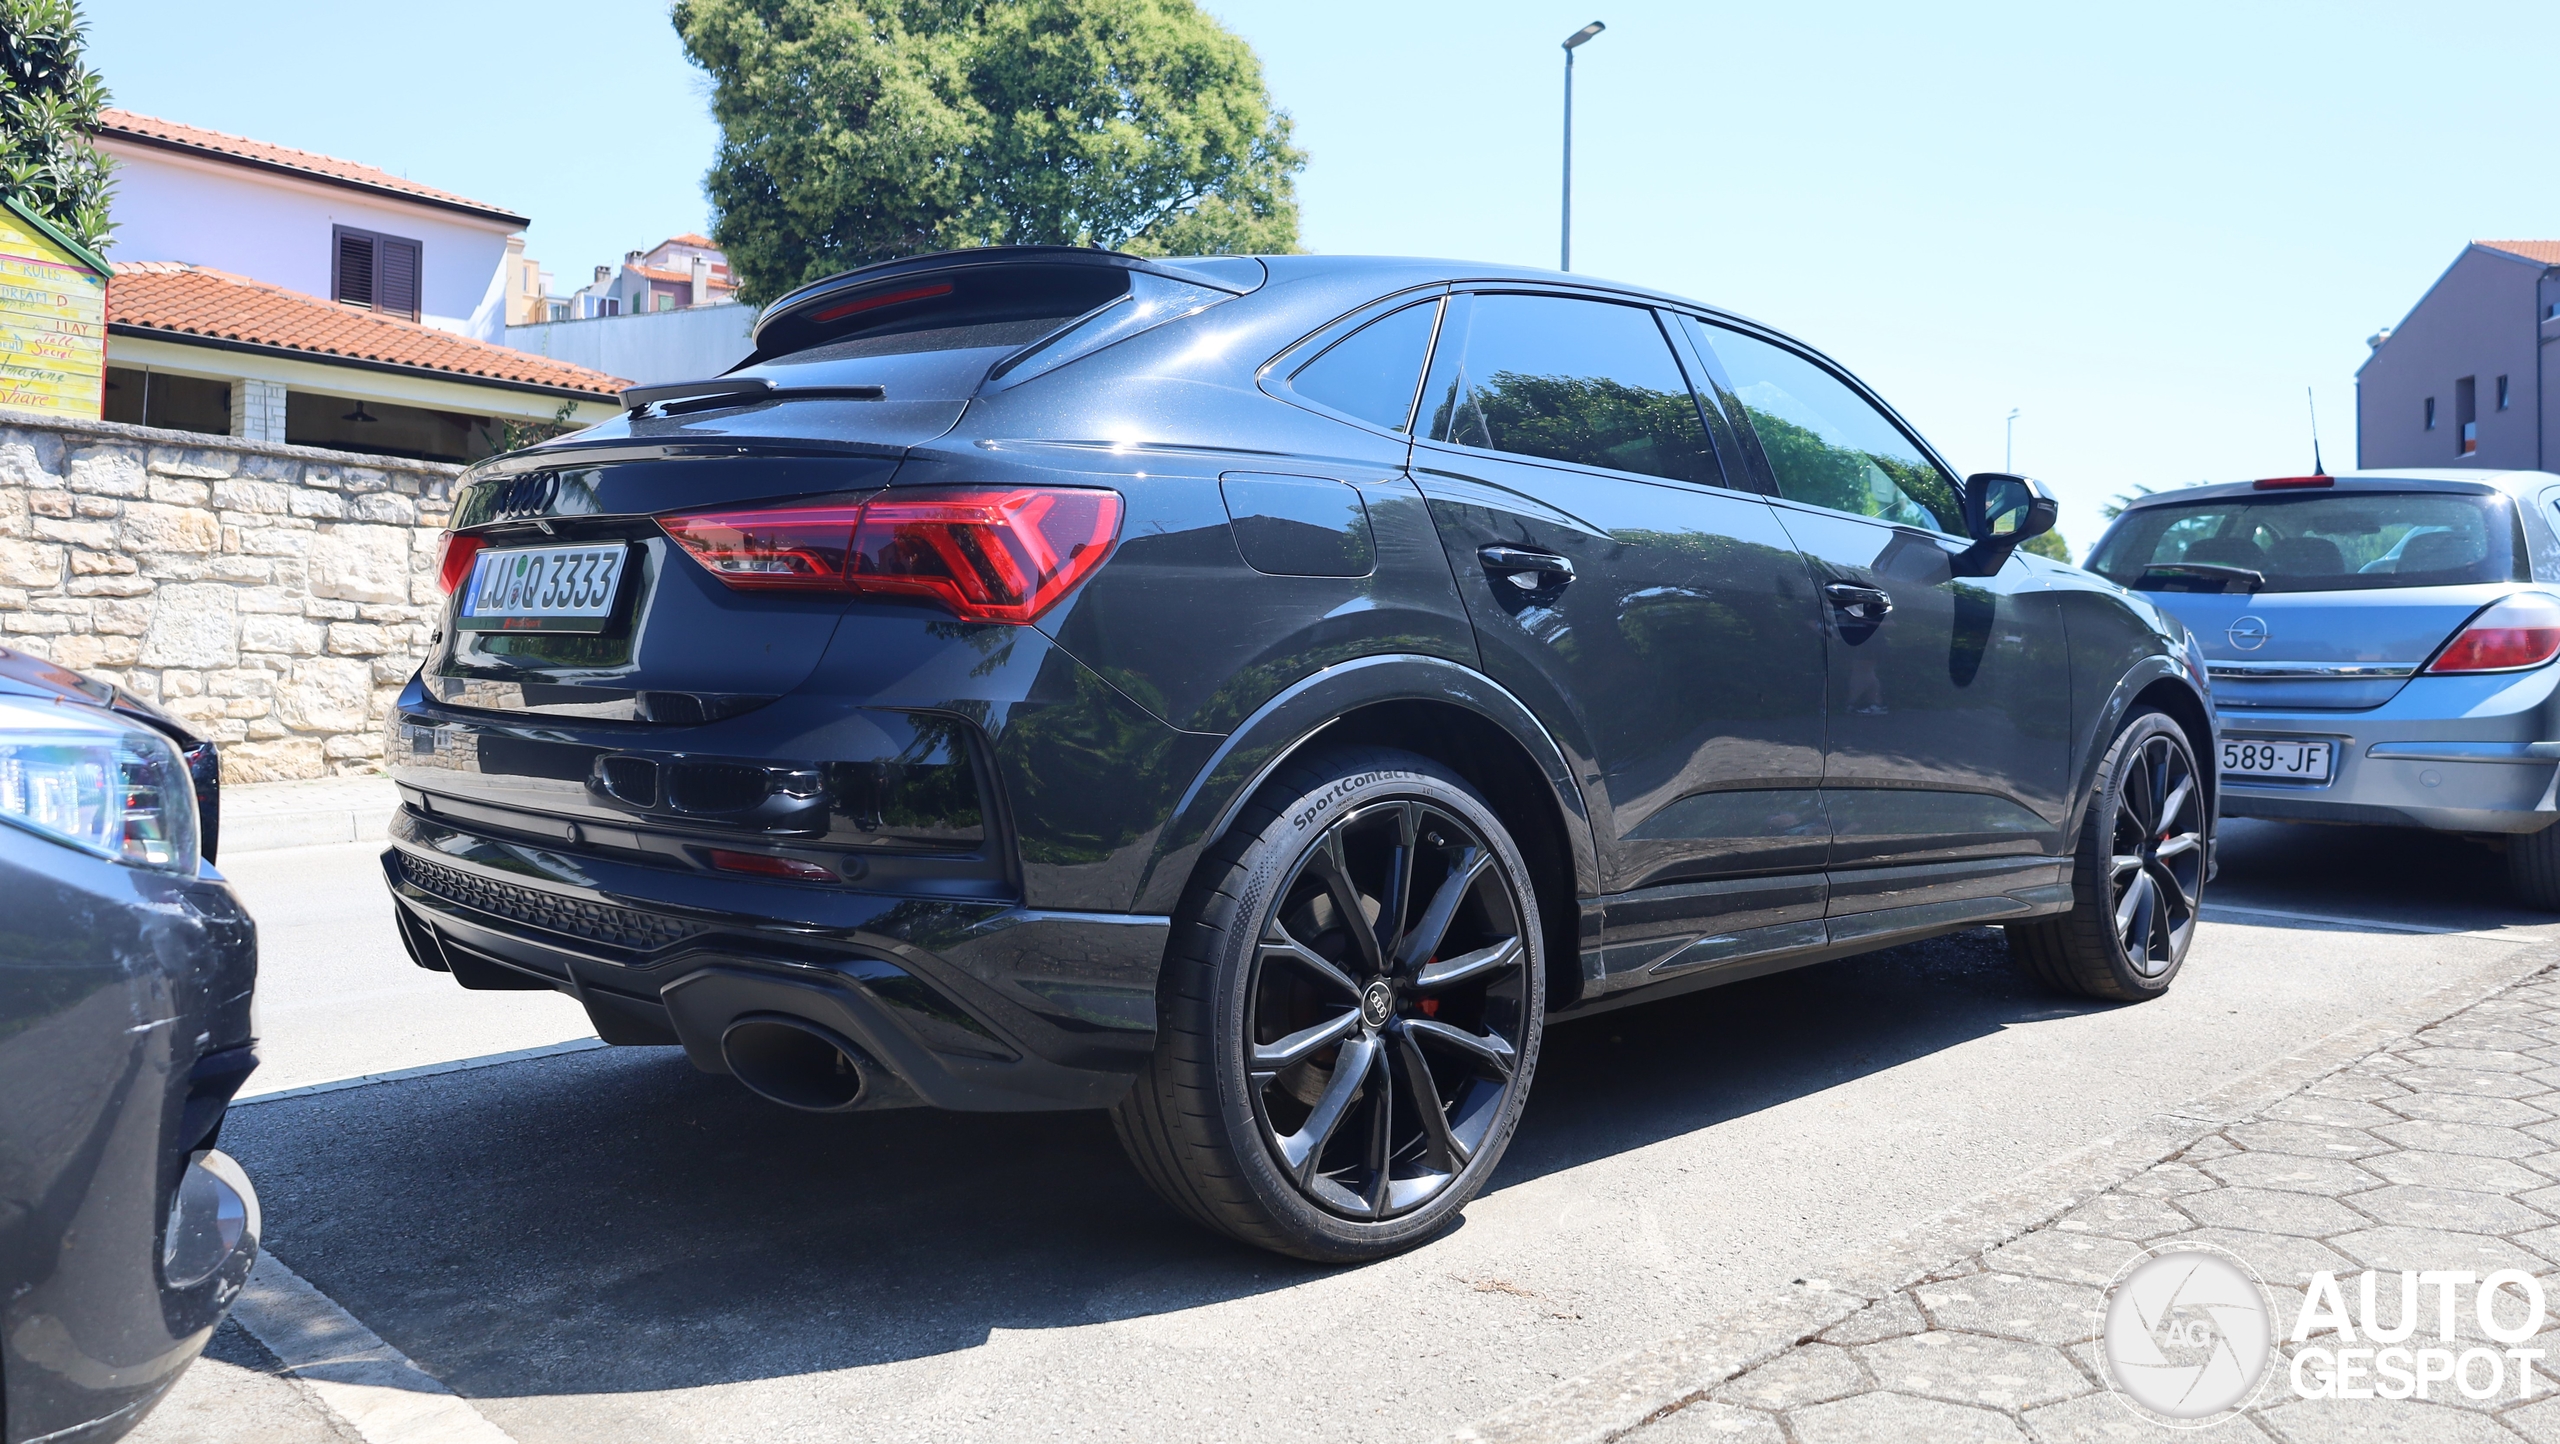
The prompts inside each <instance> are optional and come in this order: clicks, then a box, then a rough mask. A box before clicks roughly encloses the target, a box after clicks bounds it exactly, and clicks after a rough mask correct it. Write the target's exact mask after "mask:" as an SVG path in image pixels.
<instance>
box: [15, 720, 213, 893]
mask: <svg viewBox="0 0 2560 1444" xmlns="http://www.w3.org/2000/svg"><path fill="white" fill-rule="evenodd" d="M0 822H8V823H13V824H15V825H17V826H19V827H23V828H25V829H26V830H27V831H29V832H32V833H35V834H37V835H39V836H41V837H45V838H49V839H51V840H53V841H55V842H59V843H64V844H67V845H69V846H72V847H76V848H79V849H80V850H81V851H83V852H91V853H95V854H97V855H98V856H100V857H104V858H110V859H112V860H114V861H116V862H121V863H127V864H130V865H132V866H134V867H148V868H157V869H159V870H161V871H164V872H174V873H180V874H183V875H186V876H190V877H192V876H193V875H194V874H195V872H196V869H197V866H198V862H197V855H196V837H197V833H196V797H195V785H194V780H193V779H192V778H190V777H189V776H188V775H187V763H186V759H185V758H183V757H181V756H179V755H178V749H177V747H176V746H175V745H174V744H172V743H171V742H170V741H169V739H168V738H166V737H163V736H161V735H160V734H159V733H157V732H154V731H152V730H151V729H150V728H148V727H145V726H142V725H141V724H140V723H136V722H128V721H126V720H125V719H123V718H121V717H118V716H116V715H115V714H113V713H111V712H106V711H102V710H98V709H95V708H88V707H80V706H76V705H74V704H71V703H68V702H64V703H51V702H45V701H38V700H35V699H30V698H17V697H11V698H0Z"/></svg>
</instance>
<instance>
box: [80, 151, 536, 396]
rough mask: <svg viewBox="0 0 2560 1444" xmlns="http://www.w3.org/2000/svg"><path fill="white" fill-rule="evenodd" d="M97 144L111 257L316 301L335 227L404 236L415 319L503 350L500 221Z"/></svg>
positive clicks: (324, 288) (325, 289) (503, 233)
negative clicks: (107, 180)
mask: <svg viewBox="0 0 2560 1444" xmlns="http://www.w3.org/2000/svg"><path fill="white" fill-rule="evenodd" d="M99 149H101V150H104V151H107V152H108V153H110V154H111V155H113V156H114V157H115V158H116V162H117V164H116V186H115V201H114V211H113V217H114V220H115V223H116V231H115V237H114V239H113V240H112V241H111V242H110V243H109V250H108V255H109V256H110V257H111V258H112V259H115V260H119V261H186V262H190V263H192V264H194V265H199V266H211V267H213V268H215V269H217V270H223V271H229V272H232V273H233V274H235V275H241V276H248V277H250V278H252V279H254V280H260V281H266V282H270V283H272V284H274V285H278V286H283V287H285V288H287V289H289V290H295V291H300V292H302V293H304V294H305V295H311V296H319V297H322V298H324V299H325V298H327V296H328V295H329V281H330V271H329V267H330V260H331V253H330V228H331V227H332V226H352V227H354V228H356V229H358V230H366V231H377V232H380V233H382V234H384V235H392V236H402V237H406V238H408V239H410V240H414V241H416V242H418V245H419V268H420V274H419V287H418V292H419V296H418V302H419V319H420V320H421V321H424V322H425V323H426V324H428V325H430V326H435V327H439V328H441V329H443V330H447V331H453V332H457V333H459V334H461V335H465V336H470V337H472V338H474V339H476V340H482V341H496V342H499V343H500V344H502V345H503V344H505V339H504V332H505V330H506V260H507V237H508V236H509V235H510V234H511V232H510V231H509V229H508V227H507V226H506V224H505V223H504V222H501V221H482V220H475V219H473V218H472V217H470V216H466V215H463V214H462V213H460V212H458V211H449V210H444V209H441V208H439V207H434V206H423V205H409V204H405V203H402V202H399V201H393V200H390V199H388V198H382V197H376V196H372V195H368V194H365V193H362V192H358V191H352V190H347V189H344V188H342V187H339V186H332V185H325V184H322V183H320V182H317V181H304V180H300V179H297V178H294V177H291V176H281V175H276V174H274V173H272V172H266V171H257V170H251V169H249V168H247V167H245V166H233V165H223V164H220V163H218V162H212V161H200V160H197V159H195V158H193V157H191V156H183V155H176V154H172V153H171V152H169V151H165V150H160V149H157V148H154V147H148V146H138V145H131V144H121V143H118V142H117V141H115V140H114V139H112V138H109V139H105V140H102V141H101V142H100V143H99Z"/></svg>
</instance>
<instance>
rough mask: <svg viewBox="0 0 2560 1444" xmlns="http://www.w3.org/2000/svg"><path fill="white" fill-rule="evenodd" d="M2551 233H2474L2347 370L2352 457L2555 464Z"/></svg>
mask: <svg viewBox="0 0 2560 1444" xmlns="http://www.w3.org/2000/svg"><path fill="white" fill-rule="evenodd" d="M2554 343H2560V241H2473V242H2472V243H2471V244H2470V245H2468V246H2466V247H2464V248H2463V251H2462V254H2461V255H2459V256H2456V257H2455V258H2454V261H2453V264H2452V265H2450V266H2448V267H2446V268H2445V272H2444V274H2443V275H2441V276H2438V277H2437V278H2436V281H2435V284H2434V285H2432V286H2430V287H2428V288H2427V292H2426V294H2425V295H2423V296H2421V297H2419V298H2418V304H2417V305H2416V306H2414V307H2412V308H2411V309H2410V311H2409V314H2408V315H2407V316H2405V317H2403V318H2402V319H2401V321H2400V323H2399V324H2398V325H2396V326H2388V327H2385V328H2383V330H2381V331H2380V332H2378V333H2377V334H2375V335H2374V336H2373V337H2372V338H2371V339H2370V340H2369V341H2368V342H2367V343H2366V344H2367V345H2369V346H2371V347H2372V348H2373V354H2372V355H2370V356H2368V357H2366V358H2365V363H2364V365H2362V366H2360V367H2358V368H2357V369H2356V465H2358V466H2386V467H2399V466H2454V467H2479V468H2481V469H2483V470H2489V471H2507V470H2539V471H2549V470H2553V469H2560V352H2554V351H2553V350H2552V349H2551V348H2552V346H2553V345H2554Z"/></svg>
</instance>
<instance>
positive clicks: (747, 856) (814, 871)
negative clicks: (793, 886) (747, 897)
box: [704, 847, 836, 882]
mask: <svg viewBox="0 0 2560 1444" xmlns="http://www.w3.org/2000/svg"><path fill="white" fill-rule="evenodd" d="M704 855H705V856H706V857H708V858H710V859H711V865H712V866H713V867H716V868H718V869H720V870H721V871H722V872H743V873H748V874H751V875H753V876H755V877H780V878H789V879H790V880H791V881H793V882H834V881H835V880H836V874H835V869H833V868H831V867H827V866H825V865H823V864H820V863H814V862H810V861H808V860H806V859H804V858H797V857H775V856H773V855H772V854H770V853H762V852H731V851H730V850H728V849H727V848H725V847H714V848H706V849H704Z"/></svg>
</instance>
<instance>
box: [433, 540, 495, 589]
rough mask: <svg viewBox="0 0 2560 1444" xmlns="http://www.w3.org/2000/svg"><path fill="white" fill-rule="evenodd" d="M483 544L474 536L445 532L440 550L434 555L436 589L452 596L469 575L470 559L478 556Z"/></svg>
mask: <svg viewBox="0 0 2560 1444" xmlns="http://www.w3.org/2000/svg"><path fill="white" fill-rule="evenodd" d="M484 544H485V543H483V542H482V541H481V539H480V538H478V537H476V536H464V535H462V534H461V533H459V532H446V533H445V534H444V542H443V546H442V550H440V551H438V552H437V554H436V589H437V590H438V591H441V592H443V593H444V594H445V595H447V596H451V595H453V589H454V588H456V587H458V586H461V585H462V579H463V578H464V577H467V576H469V575H471V559H472V558H473V557H476V556H478V555H480V548H481V547H482V546H483V545H484Z"/></svg>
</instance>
